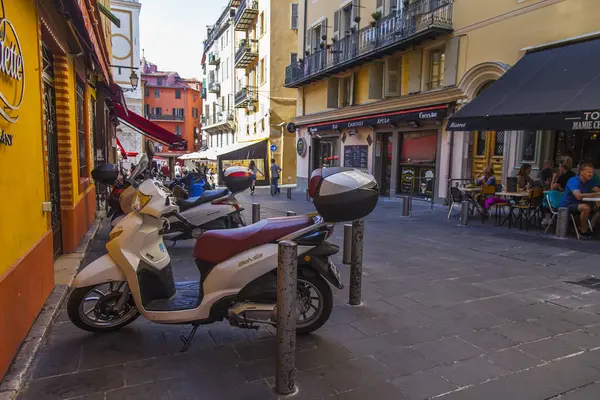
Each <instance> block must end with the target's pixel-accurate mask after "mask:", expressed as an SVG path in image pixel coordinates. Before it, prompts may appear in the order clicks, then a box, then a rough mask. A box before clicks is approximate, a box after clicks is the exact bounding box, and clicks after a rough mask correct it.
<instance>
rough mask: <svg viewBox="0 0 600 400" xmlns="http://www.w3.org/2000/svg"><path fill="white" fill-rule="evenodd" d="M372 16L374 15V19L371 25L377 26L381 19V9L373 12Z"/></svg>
mask: <svg viewBox="0 0 600 400" xmlns="http://www.w3.org/2000/svg"><path fill="white" fill-rule="evenodd" d="M371 17H373V21H371V26H372V27H373V28H374V27H375V26H377V22H378V21H379V20H380V19H381V11H375V12H374V13H373V14H371Z"/></svg>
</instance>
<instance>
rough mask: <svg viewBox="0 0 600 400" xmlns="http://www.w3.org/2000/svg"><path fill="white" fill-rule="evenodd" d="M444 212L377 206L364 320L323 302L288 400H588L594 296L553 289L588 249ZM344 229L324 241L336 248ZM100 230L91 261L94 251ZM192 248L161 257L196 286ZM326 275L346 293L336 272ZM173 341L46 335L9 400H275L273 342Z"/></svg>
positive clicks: (596, 332)
mask: <svg viewBox="0 0 600 400" xmlns="http://www.w3.org/2000/svg"><path fill="white" fill-rule="evenodd" d="M293 197H294V199H293V200H287V199H286V198H285V193H284V194H282V195H280V196H279V197H277V198H271V197H270V196H268V195H267V194H266V192H265V191H261V190H259V191H257V194H256V196H255V197H254V198H251V197H250V196H246V195H242V196H240V200H241V201H242V202H243V204H244V205H245V206H246V209H247V210H246V213H247V214H246V217H247V218H248V220H249V218H250V213H249V210H250V204H251V202H252V201H257V202H259V203H261V208H262V210H261V211H262V215H263V217H268V216H279V215H283V214H284V213H285V211H286V210H295V211H297V212H299V213H300V212H307V211H312V205H311V203H309V202H306V201H305V200H304V199H303V197H304V195H303V194H299V193H294V195H293ZM445 212H446V209H444V208H441V207H437V206H436V207H435V208H434V210H430V209H429V205H428V204H424V203H415V205H414V207H413V215H412V216H411V217H404V218H403V217H401V203H399V202H395V201H386V200H384V201H381V202H380V204H379V205H378V207H377V209H376V210H375V212H374V213H373V214H372V215H371V216H369V218H367V220H366V223H365V259H364V278H363V299H364V305H363V306H362V307H356V308H353V307H349V306H347V305H346V302H347V299H348V292H347V289H346V290H342V291H336V298H335V303H336V305H335V307H334V310H333V313H332V316H331V319H330V321H329V322H328V323H327V324H326V325H325V326H324V327H323V328H321V329H320V330H319V331H317V332H316V333H314V334H312V335H308V336H304V337H299V338H298V346H297V357H296V367H297V370H298V372H297V375H296V376H297V383H298V386H299V393H298V394H297V395H296V396H295V397H294V399H303V400H304V399H306V400H316V399H327V400H357V399H377V400H386V399H393V400H401V399H428V398H441V399H443V400H454V399H460V400H470V399H476V400H483V399H485V400H495V399H502V400H507V399H511V400H518V399H527V400H535V399H567V400H575V399H578V400H579V399H598V398H600V383H598V382H599V381H600V315H599V314H600V292H598V291H595V290H591V289H587V288H584V287H580V286H576V285H573V284H569V283H566V282H565V281H571V280H576V279H580V278H582V277H584V276H586V275H588V274H593V273H595V272H596V270H597V269H598V264H599V263H598V259H599V254H600V246H599V245H598V243H597V242H595V243H590V242H586V243H583V242H577V241H573V240H558V239H554V238H552V237H551V236H543V235H542V234H541V233H539V232H534V233H525V232H522V231H519V230H516V229H512V230H508V229H507V228H506V227H499V228H497V227H494V226H491V224H485V225H482V224H481V223H480V222H478V221H474V222H473V223H472V224H470V225H469V226H468V227H461V226H459V225H458V223H457V221H456V220H447V219H446V216H445ZM341 235H342V229H339V228H338V229H337V230H336V234H335V235H334V237H333V241H334V242H337V243H338V244H340V243H341V239H342V236H341ZM106 236H107V232H106V229H104V230H103V231H102V232H101V233H100V234H99V235H98V237H97V240H96V241H95V243H94V245H93V246H92V252H91V253H90V255H89V257H88V259H89V260H91V259H94V258H95V257H98V256H100V255H101V254H102V252H103V240H105V238H106ZM191 247H192V244H191V243H178V244H177V246H176V247H175V248H173V249H171V254H172V258H173V262H174V264H175V265H176V268H177V278H178V279H185V278H187V279H190V278H194V277H197V271H196V270H195V268H194V264H193V261H192V259H191V254H190V253H191ZM335 260H336V261H337V262H338V264H339V265H340V270H341V273H342V276H343V277H344V280H345V281H346V284H347V282H348V269H347V267H345V266H343V265H341V264H340V261H341V256H340V255H338V256H336V258H335ZM187 331H189V328H188V327H186V326H162V325H156V324H152V323H150V322H148V321H145V320H143V319H142V318H140V319H138V320H137V321H136V322H135V323H133V324H131V325H130V326H129V327H127V328H124V329H122V330H121V331H119V332H114V333H111V334H105V335H94V334H90V333H86V332H83V331H80V330H78V329H77V328H75V327H74V326H73V325H72V324H71V323H70V322H69V321H68V319H67V318H66V314H65V312H64V311H63V312H62V313H61V314H60V315H59V316H58V317H57V319H56V320H55V321H54V323H53V326H52V327H51V331H50V334H49V336H48V337H47V340H46V343H45V345H44V347H43V349H42V351H41V352H40V353H39V355H38V356H37V359H36V361H35V364H34V367H33V368H32V370H31V372H30V376H29V378H28V382H27V385H26V387H25V388H24V390H23V392H22V394H21V396H20V399H36V400H42V399H86V400H96V399H106V400H114V399H170V400H179V399H203V400H204V399H210V400H212V399H227V400H232V399H252V400H255V399H260V400H262V399H275V398H276V395H275V394H274V392H273V390H272V386H273V385H274V379H273V376H274V371H275V360H274V355H275V340H274V336H273V330H272V329H264V328H261V329H259V330H258V331H253V330H242V329H238V328H233V327H230V326H229V325H228V324H227V323H217V324H213V325H208V326H204V327H201V328H200V329H199V332H198V334H197V336H196V339H195V341H194V343H193V344H192V347H191V348H190V350H189V351H188V352H187V353H183V354H181V353H179V348H180V345H181V344H180V342H179V336H180V334H181V333H182V332H187Z"/></svg>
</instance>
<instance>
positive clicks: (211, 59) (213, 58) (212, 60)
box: [208, 53, 221, 65]
mask: <svg viewBox="0 0 600 400" xmlns="http://www.w3.org/2000/svg"><path fill="white" fill-rule="evenodd" d="M220 63H221V59H220V58H219V55H218V54H215V53H213V54H209V55H208V64H209V65H219V64H220Z"/></svg>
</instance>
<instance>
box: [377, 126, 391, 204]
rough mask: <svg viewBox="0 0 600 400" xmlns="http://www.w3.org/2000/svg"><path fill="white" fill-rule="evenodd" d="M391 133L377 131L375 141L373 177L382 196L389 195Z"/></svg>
mask: <svg viewBox="0 0 600 400" xmlns="http://www.w3.org/2000/svg"><path fill="white" fill-rule="evenodd" d="M392 138H393V136H392V134H391V133H378V134H377V141H376V143H375V178H376V179H377V183H378V184H379V188H380V191H379V193H381V195H382V196H389V195H390V188H391V182H392V154H393V145H392Z"/></svg>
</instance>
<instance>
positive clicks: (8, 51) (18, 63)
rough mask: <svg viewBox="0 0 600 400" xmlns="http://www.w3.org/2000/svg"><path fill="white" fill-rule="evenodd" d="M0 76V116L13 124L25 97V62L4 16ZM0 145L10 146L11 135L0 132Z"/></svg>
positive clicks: (1, 23) (2, 21) (0, 44)
mask: <svg viewBox="0 0 600 400" xmlns="http://www.w3.org/2000/svg"><path fill="white" fill-rule="evenodd" d="M0 4H2V3H1V2H0ZM3 8H4V7H3ZM0 76H1V77H2V79H0V101H1V102H2V104H0V116H2V118H4V119H5V120H7V121H8V122H10V123H14V122H17V120H18V119H19V116H18V115H16V114H17V113H18V111H19V108H20V107H21V104H23V97H24V95H25V62H24V59H23V50H22V49H21V42H20V41H19V36H18V35H17V31H16V30H15V27H14V25H13V24H12V23H11V22H10V21H9V20H8V19H7V18H6V15H3V16H2V18H1V19H0ZM0 143H1V144H4V145H7V146H11V145H12V135H9V134H8V133H6V132H4V131H2V132H0Z"/></svg>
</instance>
